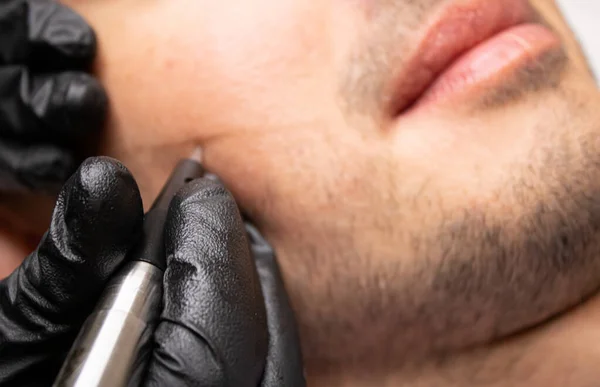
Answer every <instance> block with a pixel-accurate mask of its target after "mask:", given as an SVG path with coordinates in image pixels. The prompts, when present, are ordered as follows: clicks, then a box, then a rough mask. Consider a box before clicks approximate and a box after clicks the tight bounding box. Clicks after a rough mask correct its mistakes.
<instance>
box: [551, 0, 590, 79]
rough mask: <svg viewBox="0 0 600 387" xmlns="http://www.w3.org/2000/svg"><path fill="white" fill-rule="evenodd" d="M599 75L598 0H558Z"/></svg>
mask: <svg viewBox="0 0 600 387" xmlns="http://www.w3.org/2000/svg"><path fill="white" fill-rule="evenodd" d="M558 3H559V5H560V7H561V8H562V9H563V11H564V14H565V16H566V18H567V19H568V21H569V23H571V26H572V27H573V30H575V33H576V34H577V35H578V37H579V41H580V42H581V44H582V45H583V48H584V50H585V52H586V54H587V57H588V59H589V60H590V62H591V63H592V67H593V68H594V71H595V73H596V77H597V78H599V77H600V0H558Z"/></svg>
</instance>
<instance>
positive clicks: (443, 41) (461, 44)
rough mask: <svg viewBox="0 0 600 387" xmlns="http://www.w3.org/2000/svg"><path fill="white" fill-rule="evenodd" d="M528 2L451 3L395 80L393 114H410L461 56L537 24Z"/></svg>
mask: <svg viewBox="0 0 600 387" xmlns="http://www.w3.org/2000/svg"><path fill="white" fill-rule="evenodd" d="M534 17H535V14H534V12H533V9H532V8H531V6H530V4H529V2H528V1H527V0H502V1H500V0H466V1H458V2H457V1H454V2H450V3H449V4H448V5H447V6H445V7H443V9H441V11H440V12H439V13H437V15H436V17H434V18H433V20H431V22H430V23H428V25H427V27H426V28H425V29H424V33H423V34H422V38H421V39H420V40H419V41H418V44H417V45H416V47H415V48H414V50H413V51H412V55H409V59H408V61H407V62H405V65H404V66H403V67H402V68H401V69H400V71H399V73H397V74H396V76H395V77H394V80H395V81H394V82H393V83H392V87H394V89H393V90H392V91H391V93H390V94H391V98H390V103H391V106H390V110H391V113H392V114H393V115H397V114H400V113H402V112H403V111H405V110H407V109H408V108H409V107H410V106H411V105H412V104H413V103H414V102H415V101H416V100H417V99H418V98H419V96H420V95H422V94H423V93H424V92H425V91H426V90H427V89H428V88H429V86H430V85H431V84H432V83H433V82H434V81H435V80H436V78H437V77H438V76H439V75H440V74H441V73H442V72H443V71H444V70H445V69H446V68H447V67H448V66H449V65H450V64H451V63H452V62H453V61H454V60H456V59H457V58H458V57H459V56H461V55H462V54H463V53H465V52H467V51H468V50H469V49H471V48H473V47H475V46H476V45H477V44H479V43H481V42H483V41H485V40H488V39H489V38H491V37H492V36H494V35H496V34H498V33H500V32H502V31H504V30H506V29H508V28H510V27H513V26H516V25H519V24H523V23H527V22H532V21H534V20H533V19H534Z"/></svg>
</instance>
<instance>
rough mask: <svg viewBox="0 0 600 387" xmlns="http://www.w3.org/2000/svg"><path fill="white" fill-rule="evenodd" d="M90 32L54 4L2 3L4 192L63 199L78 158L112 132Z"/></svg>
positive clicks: (0, 153) (0, 186)
mask: <svg viewBox="0 0 600 387" xmlns="http://www.w3.org/2000/svg"><path fill="white" fill-rule="evenodd" d="M95 52H96V39H95V35H94V33H93V31H92V29H91V28H90V26H89V25H88V24H87V23H86V22H85V21H84V20H83V18H81V17H80V16H79V15H77V14H76V13H74V12H73V11H72V10H71V9H69V8H67V7H66V6H63V5H60V4H58V3H56V2H54V1H51V0H3V1H2V2H0V192H23V191H43V192H52V193H55V192H57V191H58V189H59V188H60V187H61V186H62V185H63V184H64V182H65V181H66V179H67V178H68V177H69V176H70V175H71V174H72V173H73V172H74V170H75V168H76V166H77V157H75V154H74V152H73V150H74V149H77V147H78V146H81V142H82V141H83V140H84V139H85V138H86V137H87V136H88V135H90V134H92V133H95V132H98V131H99V130H100V129H101V128H102V126H103V125H104V119H105V115H106V111H107V98H106V94H105V92H104V90H103V89H102V87H101V86H100V85H99V83H98V82H97V81H96V80H94V78H92V77H91V76H90V75H88V74H87V73H86V71H87V70H88V69H89V67H90V66H91V63H92V61H93V59H94V55H95Z"/></svg>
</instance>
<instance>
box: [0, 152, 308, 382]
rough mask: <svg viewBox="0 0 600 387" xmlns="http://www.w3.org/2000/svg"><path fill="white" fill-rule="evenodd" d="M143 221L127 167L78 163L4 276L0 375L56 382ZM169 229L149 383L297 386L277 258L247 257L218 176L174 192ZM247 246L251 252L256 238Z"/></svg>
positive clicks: (294, 347)
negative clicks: (41, 228) (35, 237)
mask: <svg viewBox="0 0 600 387" xmlns="http://www.w3.org/2000/svg"><path fill="white" fill-rule="evenodd" d="M141 226H142V206H141V199H140V196H139V192H138V189H137V186H136V184H135V181H134V180H133V178H132V177H131V175H130V174H129V172H127V170H126V169H125V168H124V167H122V166H121V164H119V163H118V162H116V161H114V160H112V159H107V158H94V159H90V160H88V161H86V162H85V163H83V164H82V166H81V167H80V168H79V170H78V171H77V173H76V174H75V175H74V176H73V177H72V178H71V179H70V180H69V181H68V183H67V184H66V185H65V187H64V189H63V190H62V191H61V194H60V196H59V200H58V203H57V206H56V209H55V212H54V216H53V219H52V224H51V227H50V230H49V232H48V233H47V235H46V236H45V237H44V240H43V241H42V243H41V244H40V247H39V248H38V250H37V251H36V252H34V253H33V254H32V255H30V256H29V257H28V258H27V259H26V261H25V262H24V263H23V264H22V265H21V267H20V268H18V269H17V270H16V271H15V272H14V273H13V274H12V275H11V276H10V277H8V278H7V279H6V280H4V281H2V282H0V385H2V386H13V385H14V386H49V385H51V384H52V382H53V380H54V378H55V376H56V374H57V373H58V370H59V369H60V366H61V363H62V361H63V360H64V357H65V356H66V353H67V352H68V350H69V349H70V345H71V343H72V341H73V339H74V338H75V336H76V334H77V333H78V331H79V328H80V327H81V324H82V323H83V320H84V319H85V317H86V316H87V315H88V314H89V312H90V311H91V309H92V308H93V306H94V304H95V303H96V302H97V299H98V297H99V294H100V293H101V291H102V288H103V285H104V284H105V283H106V281H107V278H108V277H109V276H110V274H111V273H112V272H113V271H114V270H115V268H116V267H117V266H118V265H119V264H120V263H121V262H122V261H123V260H124V257H125V255H126V254H127V252H128V251H129V250H130V249H131V248H132V245H133V242H135V240H136V238H137V236H138V235H139V233H140V232H141ZM165 232H166V250H167V254H168V256H167V270H166V272H165V278H164V287H165V288H164V297H163V301H164V309H163V312H162V314H161V319H160V322H159V324H158V327H157V331H156V334H155V337H154V346H155V348H154V352H153V355H152V357H151V360H150V364H149V369H148V374H147V377H146V381H145V385H148V386H203V387H207V386H235V387H244V386H251V387H254V386H262V387H267V386H268V387H275V386H277V387H288V386H289V387H296V386H304V385H305V383H304V377H303V370H302V365H301V358H300V350H299V346H298V338H297V332H296V326H295V322H294V317H293V314H292V311H291V309H290V307H289V303H288V300H287V296H286V293H285V289H284V287H283V283H282V281H281V277H280V274H279V270H278V268H277V266H276V263H275V260H274V257H273V256H272V254H269V251H268V250H269V249H268V247H267V248H264V249H263V250H264V251H263V252H266V254H257V256H256V258H257V259H256V265H255V263H254V260H253V259H252V258H251V255H250V252H249V248H248V240H247V238H246V235H245V230H244V226H243V223H242V221H241V218H240V215H239V212H238V210H237V207H236V204H235V202H234V200H233V198H232V197H231V195H230V194H229V193H228V192H227V191H226V190H225V189H224V188H223V186H222V185H221V184H219V183H218V182H214V181H210V180H207V179H201V180H197V181H194V182H191V183H189V184H188V185H187V186H186V187H184V188H183V189H182V190H181V191H180V192H179V193H178V195H177V196H176V197H175V199H174V200H173V202H172V205H171V209H170V211H169V217H168V220H167V226H166V230H165ZM253 235H254V234H253ZM258 238H259V237H258ZM253 240H257V241H259V240H258V239H256V238H253ZM255 246H256V247H257V248H256V251H257V253H258V252H260V249H261V246H262V247H264V245H263V244H260V243H258V244H255ZM257 269H258V270H257ZM261 290H262V291H261ZM263 295H264V296H263ZM265 306H266V308H265Z"/></svg>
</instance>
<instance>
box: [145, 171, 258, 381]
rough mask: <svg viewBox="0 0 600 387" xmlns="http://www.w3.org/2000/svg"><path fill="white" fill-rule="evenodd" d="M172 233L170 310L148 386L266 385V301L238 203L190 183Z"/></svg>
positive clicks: (208, 185)
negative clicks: (264, 379) (262, 380)
mask: <svg viewBox="0 0 600 387" xmlns="http://www.w3.org/2000/svg"><path fill="white" fill-rule="evenodd" d="M165 232H166V234H165V240H166V241H167V244H166V246H165V247H166V251H167V270H166V271H165V278H164V297H163V301H164V309H163V313H162V316H161V319H160V322H159V325H158V327H157V330H156V333H155V339H154V340H155V350H154V352H153V356H152V360H151V364H150V368H149V373H148V377H147V380H146V385H151V386H175V385H197V386H207V387H208V386H219V387H222V386H235V387H244V386H252V387H255V386H257V385H259V383H260V378H261V376H262V372H263V369H264V361H265V356H266V352H267V345H268V333H267V327H266V317H265V310H264V301H263V298H262V294H261V290H260V284H259V282H258V277H257V274H256V268H255V266H254V262H253V260H252V259H251V258H250V253H249V249H248V241H247V239H246V235H245V230H244V227H243V223H242V220H241V216H240V213H239V211H238V209H237V206H236V203H235V201H234V199H233V197H232V196H231V194H230V193H229V192H228V191H227V190H226V189H225V188H224V187H223V186H222V185H220V184H218V183H216V182H214V181H210V180H208V179H199V180H196V181H193V182H191V183H189V184H188V185H186V186H185V187H184V188H183V189H182V190H181V191H180V192H179V193H178V194H177V195H176V196H175V198H174V200H173V202H172V203H171V207H170V210H169V217H168V219H167V225H166V229H165Z"/></svg>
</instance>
